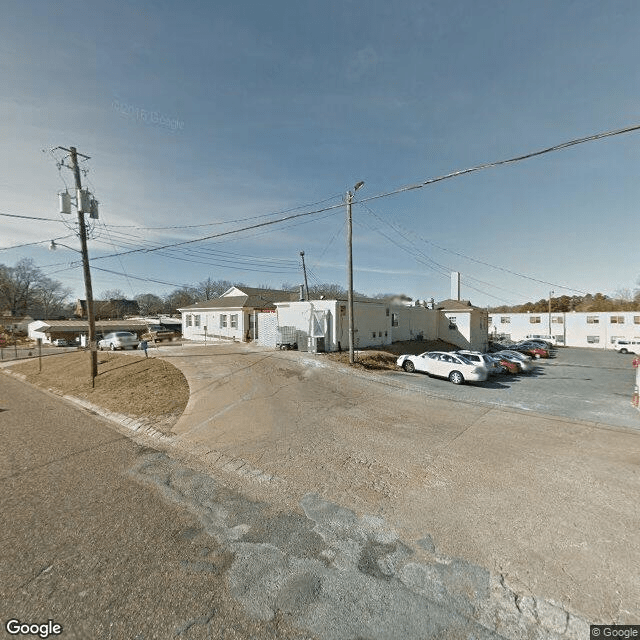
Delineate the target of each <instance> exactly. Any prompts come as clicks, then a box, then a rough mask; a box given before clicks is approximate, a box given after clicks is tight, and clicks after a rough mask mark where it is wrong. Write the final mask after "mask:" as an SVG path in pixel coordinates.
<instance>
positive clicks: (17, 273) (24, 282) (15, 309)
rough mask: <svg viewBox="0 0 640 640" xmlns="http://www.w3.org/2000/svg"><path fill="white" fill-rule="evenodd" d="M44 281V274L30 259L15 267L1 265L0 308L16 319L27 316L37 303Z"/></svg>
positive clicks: (19, 262)
mask: <svg viewBox="0 0 640 640" xmlns="http://www.w3.org/2000/svg"><path fill="white" fill-rule="evenodd" d="M44 279H45V276H44V274H43V273H42V271H41V270H40V269H39V268H38V267H37V266H36V265H35V262H34V261H33V260H32V259H30V258H22V259H21V260H19V261H18V262H17V263H16V265H15V267H7V266H6V265H0V307H4V308H6V309H7V310H8V311H10V312H11V315H12V316H14V317H18V316H23V315H25V313H27V311H28V310H30V308H31V307H32V306H33V305H34V303H35V302H36V298H37V294H38V291H39V289H41V288H42V287H41V283H42V282H43V280H44Z"/></svg>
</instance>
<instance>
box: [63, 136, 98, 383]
mask: <svg viewBox="0 0 640 640" xmlns="http://www.w3.org/2000/svg"><path fill="white" fill-rule="evenodd" d="M66 151H69V153H70V154H71V169H72V171H73V175H74V178H75V181H76V197H77V200H78V202H77V204H78V228H79V230H80V247H81V250H82V268H83V270H84V290H85V296H86V298H87V320H88V321H89V357H90V365H91V386H92V387H95V383H96V376H97V375H98V345H97V344H96V318H95V315H94V313H93V289H92V287H91V271H90V270H89V252H88V250H87V226H86V224H85V221H84V214H85V213H89V211H86V212H85V211H83V205H82V197H81V196H82V194H81V191H82V182H81V180H80V166H79V165H78V151H77V150H76V148H75V147H71V148H69V149H66ZM80 155H82V154H80ZM83 158H87V159H88V156H83Z"/></svg>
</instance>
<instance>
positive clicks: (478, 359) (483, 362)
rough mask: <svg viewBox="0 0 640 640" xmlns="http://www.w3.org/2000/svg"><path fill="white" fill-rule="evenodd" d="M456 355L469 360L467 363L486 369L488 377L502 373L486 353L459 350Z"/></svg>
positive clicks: (499, 367) (496, 363)
mask: <svg viewBox="0 0 640 640" xmlns="http://www.w3.org/2000/svg"><path fill="white" fill-rule="evenodd" d="M456 353H459V354H460V355H461V356H464V357H465V358H466V359H467V360H469V362H473V363H475V364H477V365H479V366H484V367H486V368H487V372H488V373H489V375H494V376H495V375H497V374H499V373H502V367H501V365H500V364H498V362H497V361H496V360H494V359H493V358H492V357H491V356H490V355H488V354H486V353H482V352H481V351H470V350H469V349H460V350H459V351H456Z"/></svg>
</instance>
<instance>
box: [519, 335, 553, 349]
mask: <svg viewBox="0 0 640 640" xmlns="http://www.w3.org/2000/svg"><path fill="white" fill-rule="evenodd" d="M525 340H535V341H536V342H543V343H544V344H546V345H549V346H550V347H557V346H558V341H557V340H556V338H555V337H554V336H550V335H544V334H541V333H531V334H529V335H528V336H527V337H526V338H525Z"/></svg>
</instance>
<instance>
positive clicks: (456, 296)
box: [451, 271, 460, 300]
mask: <svg viewBox="0 0 640 640" xmlns="http://www.w3.org/2000/svg"><path fill="white" fill-rule="evenodd" d="M451 299H452V300H460V272H459V271H452V272H451Z"/></svg>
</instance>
